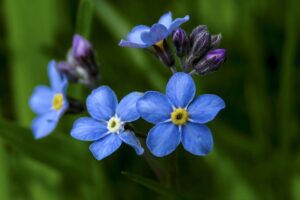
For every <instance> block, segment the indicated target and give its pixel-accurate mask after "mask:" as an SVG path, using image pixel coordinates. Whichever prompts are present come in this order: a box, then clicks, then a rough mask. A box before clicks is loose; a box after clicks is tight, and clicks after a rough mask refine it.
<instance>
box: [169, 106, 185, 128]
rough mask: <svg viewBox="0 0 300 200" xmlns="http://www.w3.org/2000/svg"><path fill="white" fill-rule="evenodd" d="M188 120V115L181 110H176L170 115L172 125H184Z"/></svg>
mask: <svg viewBox="0 0 300 200" xmlns="http://www.w3.org/2000/svg"><path fill="white" fill-rule="evenodd" d="M188 119H189V113H188V112H187V111H186V110H185V109H183V108H177V109H175V110H174V111H173V112H172V113H171V120H172V122H173V124H176V125H184V124H185V123H186V122H187V121H188Z"/></svg>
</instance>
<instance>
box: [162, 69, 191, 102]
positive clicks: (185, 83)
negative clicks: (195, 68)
mask: <svg viewBox="0 0 300 200" xmlns="http://www.w3.org/2000/svg"><path fill="white" fill-rule="evenodd" d="M195 92H196V88H195V83H194V80H193V79H192V77H191V76H190V75H188V74H186V73H184V72H177V73H175V74H174V75H173V76H172V77H171V78H170V80H169V82H168V84H167V88H166V95H167V97H168V98H169V99H170V101H171V103H172V104H173V105H174V106H175V107H176V108H179V107H181V108H186V107H187V106H188V104H189V103H190V102H191V101H192V100H193V98H194V96H195Z"/></svg>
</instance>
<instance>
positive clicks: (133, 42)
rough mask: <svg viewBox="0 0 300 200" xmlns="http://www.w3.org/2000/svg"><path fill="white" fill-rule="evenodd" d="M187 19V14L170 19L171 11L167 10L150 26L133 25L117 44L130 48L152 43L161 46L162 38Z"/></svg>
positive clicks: (145, 46)
mask: <svg viewBox="0 0 300 200" xmlns="http://www.w3.org/2000/svg"><path fill="white" fill-rule="evenodd" d="M188 20H189V16H188V15H186V16H185V17H184V18H177V19H175V20H172V13H171V12H168V13H166V14H164V15H163V16H161V18H160V19H159V21H158V23H156V24H154V25H152V27H148V26H145V25H139V26H136V27H134V28H133V29H132V30H131V32H129V33H128V34H127V36H126V40H121V41H120V43H119V45H120V46H123V47H132V48H147V47H150V46H152V45H157V46H162V45H163V40H164V39H165V38H166V37H167V36H168V35H170V34H171V33H172V32H173V31H174V30H175V29H176V28H178V27H179V26H180V25H181V24H182V23H184V22H186V21H188Z"/></svg>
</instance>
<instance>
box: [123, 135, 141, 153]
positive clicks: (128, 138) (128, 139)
mask: <svg viewBox="0 0 300 200" xmlns="http://www.w3.org/2000/svg"><path fill="white" fill-rule="evenodd" d="M118 135H119V137H120V139H121V140H122V141H123V142H125V143H126V144H128V145H130V146H131V147H133V148H134V150H135V152H136V154H138V155H142V154H143V153H144V149H143V147H142V146H141V143H140V141H139V139H138V138H137V137H136V136H135V135H134V133H133V132H132V131H124V132H123V133H120V134H118Z"/></svg>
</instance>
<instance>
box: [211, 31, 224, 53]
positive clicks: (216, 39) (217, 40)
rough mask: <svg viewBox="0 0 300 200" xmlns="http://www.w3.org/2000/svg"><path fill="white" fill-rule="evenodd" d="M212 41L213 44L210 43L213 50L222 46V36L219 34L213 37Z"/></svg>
mask: <svg viewBox="0 0 300 200" xmlns="http://www.w3.org/2000/svg"><path fill="white" fill-rule="evenodd" d="M210 38H211V39H210V40H211V42H210V46H211V49H216V48H218V47H219V46H220V43H221V40H222V34H221V33H219V34H217V35H212V36H211V37H210Z"/></svg>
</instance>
